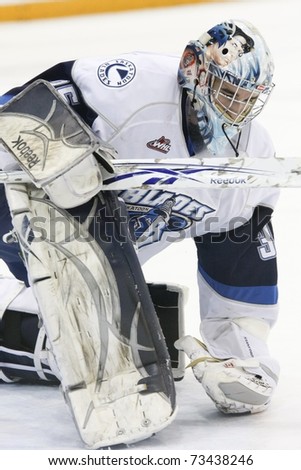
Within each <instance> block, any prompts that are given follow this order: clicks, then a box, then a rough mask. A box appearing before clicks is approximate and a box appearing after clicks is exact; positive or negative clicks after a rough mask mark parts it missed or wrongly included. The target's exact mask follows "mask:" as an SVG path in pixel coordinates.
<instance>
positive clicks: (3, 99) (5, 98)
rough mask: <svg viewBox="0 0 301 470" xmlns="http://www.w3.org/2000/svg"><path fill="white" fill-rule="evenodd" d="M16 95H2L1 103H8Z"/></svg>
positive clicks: (0, 97)
mask: <svg viewBox="0 0 301 470" xmlns="http://www.w3.org/2000/svg"><path fill="white" fill-rule="evenodd" d="M13 97H14V95H2V96H0V105H1V104H5V103H7V102H8V101H9V100H10V99H11V98H13Z"/></svg>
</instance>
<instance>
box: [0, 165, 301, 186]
mask: <svg viewBox="0 0 301 470" xmlns="http://www.w3.org/2000/svg"><path fill="white" fill-rule="evenodd" d="M110 164H111V166H112V168H113V170H114V173H113V174H112V173H110V172H108V171H107V170H106V169H104V168H102V176H103V186H102V188H101V189H102V190H117V191H119V190H124V189H134V188H141V189H180V188H234V187H235V188H237V187H242V188H246V187H254V188H256V187H257V188H258V187H283V188H288V187H301V158H298V157H291V158H249V157H243V158H230V159H228V158H204V159H198V158H188V159H168V158H165V159H159V160H158V159H145V160H136V159H129V160H120V159H116V160H111V161H110ZM28 182H31V179H30V177H29V175H28V174H27V173H25V172H23V171H12V172H5V171H0V183H28Z"/></svg>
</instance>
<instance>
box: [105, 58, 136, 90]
mask: <svg viewBox="0 0 301 470" xmlns="http://www.w3.org/2000/svg"><path fill="white" fill-rule="evenodd" d="M97 75H98V78H99V80H100V81H101V83H102V84H103V85H105V86H107V87H111V88H121V87H124V86H126V85H128V84H129V83H130V82H131V81H132V80H133V78H134V77H135V75H136V67H135V65H134V64H133V62H130V61H129V60H124V59H115V60H109V61H108V62H104V63H103V64H101V65H100V66H99V67H98V70H97Z"/></svg>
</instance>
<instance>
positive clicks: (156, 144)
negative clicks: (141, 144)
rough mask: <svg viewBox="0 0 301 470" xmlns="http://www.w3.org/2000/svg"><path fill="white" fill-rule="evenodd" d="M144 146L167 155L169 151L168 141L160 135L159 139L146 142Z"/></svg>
mask: <svg viewBox="0 0 301 470" xmlns="http://www.w3.org/2000/svg"><path fill="white" fill-rule="evenodd" d="M146 146H147V147H148V148H149V149H151V150H157V152H161V153H165V154H166V153H168V152H169V151H170V149H171V144H170V139H167V138H166V137H164V135H162V136H161V137H160V138H159V139H155V140H151V141H150V142H147V144H146Z"/></svg>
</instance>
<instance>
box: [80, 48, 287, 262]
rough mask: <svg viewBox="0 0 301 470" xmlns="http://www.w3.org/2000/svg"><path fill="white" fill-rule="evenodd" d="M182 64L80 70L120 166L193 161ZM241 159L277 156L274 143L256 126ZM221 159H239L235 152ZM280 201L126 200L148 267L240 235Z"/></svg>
mask: <svg viewBox="0 0 301 470" xmlns="http://www.w3.org/2000/svg"><path fill="white" fill-rule="evenodd" d="M178 64H179V57H174V56H166V55H160V54H153V53H144V52H134V53H128V54H123V55H121V56H117V57H116V58H112V57H100V58H88V59H79V60H77V61H76V62H75V64H74V66H73V68H72V78H73V80H74V82H75V83H76V85H77V86H78V87H79V89H80V90H81V92H82V95H83V98H84V100H85V102H86V103H87V104H88V105H89V107H91V108H92V109H93V110H94V111H95V112H96V114H97V115H98V117H97V118H96V120H95V121H94V124H93V129H94V131H95V132H96V133H97V134H98V135H99V136H100V137H101V138H102V139H103V140H104V141H106V142H108V143H109V144H111V145H112V146H113V147H114V148H115V149H116V150H117V152H118V158H137V159H141V158H143V157H145V158H156V156H158V157H160V158H163V157H164V156H166V158H187V157H189V152H188V149H187V144H186V140H185V135H184V132H183V122H182V102H181V97H182V94H181V89H180V88H179V86H178V83H177V72H178ZM239 151H240V152H241V153H243V154H244V155H246V156H250V157H254V156H256V157H258V156H260V157H262V158H264V157H271V156H273V155H274V149H273V145H272V143H271V141H270V139H269V136H268V135H267V133H266V131H265V130H264V129H263V128H262V127H261V126H260V125H259V124H257V123H256V122H252V123H251V124H250V125H249V126H248V127H245V128H244V129H243V131H242V136H241V140H240V145H239ZM204 152H205V153H203V154H202V156H204V155H205V154H206V156H208V151H206V150H205V151H204ZM221 156H223V157H227V156H231V157H233V149H232V148H231V147H230V145H228V146H227V147H225V151H224V153H223V155H221ZM277 195H278V191H277V190H275V189H257V188H256V189H247V188H246V189H241V188H236V189H229V188H226V189H210V190H208V189H193V190H192V189H189V188H187V190H185V191H183V190H181V191H179V192H177V193H174V192H169V191H158V190H147V191H145V190H128V191H123V192H122V193H121V197H122V198H123V199H124V200H125V202H126V204H127V207H128V210H129V212H130V215H131V217H132V218H133V219H132V220H133V227H134V230H135V233H136V237H137V240H138V244H139V248H140V250H139V251H140V258H141V260H142V261H145V260H146V259H148V258H149V257H150V256H152V255H153V254H154V252H157V251H158V250H161V249H162V248H164V247H165V246H167V245H168V244H169V243H170V242H171V241H172V240H179V239H183V238H186V237H193V236H199V235H202V234H204V233H208V232H220V231H228V230H230V229H233V228H234V227H236V226H239V225H241V224H243V223H245V222H246V221H247V220H249V219H250V217H251V215H252V213H253V210H254V208H255V207H256V206H257V205H264V206H269V207H273V206H274V204H275V201H276V199H277Z"/></svg>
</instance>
